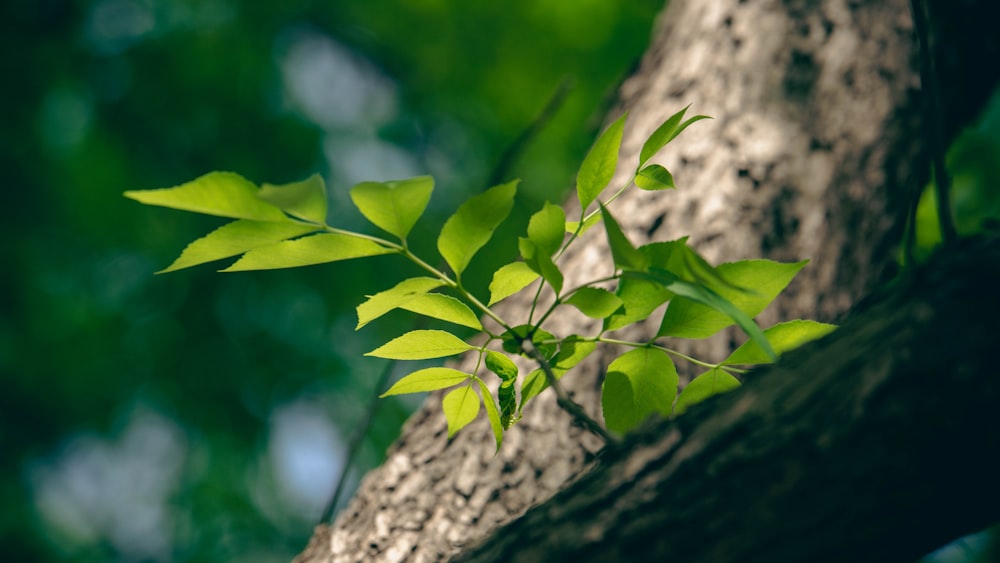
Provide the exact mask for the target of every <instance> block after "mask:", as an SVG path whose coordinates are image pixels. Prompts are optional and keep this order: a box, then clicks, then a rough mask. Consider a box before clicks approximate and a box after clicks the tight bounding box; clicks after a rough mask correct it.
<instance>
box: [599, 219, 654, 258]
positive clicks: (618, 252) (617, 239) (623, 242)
mask: <svg viewBox="0 0 1000 563" xmlns="http://www.w3.org/2000/svg"><path fill="white" fill-rule="evenodd" d="M601 215H602V216H603V217H604V229H605V230H606V231H607V233H608V245H609V246H610V247H611V258H612V259H613V260H614V262H615V266H617V267H618V268H623V269H629V270H643V269H645V268H646V266H648V265H649V259H648V258H646V255H645V254H643V253H642V252H639V250H638V249H637V248H636V247H634V246H632V243H631V242H629V240H628V237H626V236H625V232H624V231H622V228H621V227H620V226H619V225H618V221H616V220H615V218H614V217H612V216H611V212H610V211H608V210H607V208H605V207H604V206H603V205H602V206H601Z"/></svg>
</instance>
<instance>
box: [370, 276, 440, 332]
mask: <svg viewBox="0 0 1000 563" xmlns="http://www.w3.org/2000/svg"><path fill="white" fill-rule="evenodd" d="M442 285H444V282H443V281H441V280H438V279H434V278H423V277H418V278H409V279H405V280H403V281H401V282H399V283H398V284H396V285H395V287H393V288H391V289H387V290H385V291H380V292H378V293H376V294H375V295H369V296H368V299H367V300H366V301H365V302H364V303H362V304H360V305H358V326H356V327H355V328H354V330H358V329H360V328H361V327H363V326H365V325H366V324H368V323H370V322H372V321H374V320H375V319H377V318H379V317H381V316H382V315H384V314H386V313H388V312H389V311H392V310H393V309H396V308H399V307H402V306H403V305H405V304H406V303H407V302H409V301H410V300H412V299H414V298H415V297H417V296H420V295H424V294H425V293H427V292H428V291H431V290H432V289H437V288H439V287H441V286H442Z"/></svg>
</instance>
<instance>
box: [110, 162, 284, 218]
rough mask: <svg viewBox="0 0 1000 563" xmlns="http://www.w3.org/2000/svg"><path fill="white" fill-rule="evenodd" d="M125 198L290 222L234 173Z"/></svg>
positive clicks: (137, 192) (222, 214)
mask: <svg viewBox="0 0 1000 563" xmlns="http://www.w3.org/2000/svg"><path fill="white" fill-rule="evenodd" d="M125 197H129V198H132V199H134V200H136V201H138V202H141V203H145V204H146V205H158V206H160V207H170V208H172V209H182V210H184V211H194V212H196V213H204V214H206V215H218V216H219V217H232V218H233V219H251V220H254V221H288V217H287V216H285V214H284V213H282V212H281V210H280V209H278V208H277V207H275V206H273V205H271V204H270V203H267V202H265V201H263V200H261V199H259V198H258V197H257V186H255V185H253V183H251V182H250V181H249V180H247V179H246V178H243V177H242V176H240V175H239V174H234V173H232V172H210V173H208V174H205V175H204V176H201V177H200V178H197V179H195V180H192V181H190V182H188V183H186V184H181V185H180V186H176V187H173V188H163V189H159V190H132V191H127V192H125Z"/></svg>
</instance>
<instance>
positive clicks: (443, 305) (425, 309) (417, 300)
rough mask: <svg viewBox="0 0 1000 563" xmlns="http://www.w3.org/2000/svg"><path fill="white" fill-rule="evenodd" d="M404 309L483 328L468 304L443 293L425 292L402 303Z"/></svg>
mask: <svg viewBox="0 0 1000 563" xmlns="http://www.w3.org/2000/svg"><path fill="white" fill-rule="evenodd" d="M400 307H402V308H403V309H406V310H407V311H410V312H411V313H416V314H418V315H424V316H427V317H431V318H434V319H440V320H442V321H447V322H449V323H455V324H457V325H462V326H467V327H469V328H474V329H476V330H483V325H482V323H480V322H479V318H478V317H476V314H475V313H473V312H472V309H470V308H469V306H468V305H466V304H465V303H462V302H461V301H459V300H458V299H455V298H454V297H452V296H450V295H443V294H441V293H425V294H423V295H417V296H415V297H414V298H413V299H411V300H409V301H407V302H406V303H403V304H402V305H400Z"/></svg>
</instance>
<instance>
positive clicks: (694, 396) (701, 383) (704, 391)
mask: <svg viewBox="0 0 1000 563" xmlns="http://www.w3.org/2000/svg"><path fill="white" fill-rule="evenodd" d="M739 386H740V380H738V379H736V378H735V377H733V376H732V375H730V374H729V373H727V372H726V371H725V370H722V369H719V368H712V369H710V370H708V371H706V372H705V373H703V374H701V375H699V376H698V377H696V378H694V379H693V380H692V381H691V383H688V384H687V386H686V387H684V390H683V391H681V394H680V396H679V397H677V404H675V405H674V416H677V415H679V414H681V413H682V412H684V411H686V410H687V409H688V408H689V407H690V406H691V405H693V404H695V403H700V402H702V401H704V400H705V399H707V398H709V397H711V396H712V395H718V394H720V393H725V392H727V391H732V390H733V389H736V388H737V387H739Z"/></svg>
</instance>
